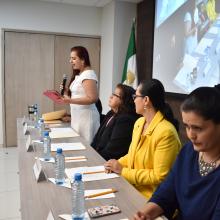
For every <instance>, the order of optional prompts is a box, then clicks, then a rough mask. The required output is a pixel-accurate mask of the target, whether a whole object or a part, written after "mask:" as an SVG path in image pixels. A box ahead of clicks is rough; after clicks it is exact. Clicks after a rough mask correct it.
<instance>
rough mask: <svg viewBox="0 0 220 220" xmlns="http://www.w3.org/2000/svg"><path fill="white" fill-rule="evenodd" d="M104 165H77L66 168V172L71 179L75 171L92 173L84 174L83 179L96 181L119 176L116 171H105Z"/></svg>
mask: <svg viewBox="0 0 220 220" xmlns="http://www.w3.org/2000/svg"><path fill="white" fill-rule="evenodd" d="M102 171H103V172H102ZM104 171H105V168H104V166H94V167H75V168H66V169H65V173H66V175H67V176H68V178H69V179H72V177H73V175H74V174H75V173H82V174H83V173H86V172H88V173H90V174H83V175H82V179H83V181H84V182H89V181H95V180H104V179H112V178H117V177H119V176H118V175H117V174H116V173H105V172H104Z"/></svg>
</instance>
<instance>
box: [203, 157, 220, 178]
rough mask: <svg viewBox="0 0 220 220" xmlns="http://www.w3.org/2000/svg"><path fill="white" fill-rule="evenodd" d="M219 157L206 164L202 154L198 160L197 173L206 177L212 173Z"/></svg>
mask: <svg viewBox="0 0 220 220" xmlns="http://www.w3.org/2000/svg"><path fill="white" fill-rule="evenodd" d="M219 158H220V156H219V157H218V158H217V159H215V160H214V161H212V162H210V163H208V162H205V161H204V159H203V154H202V155H201V158H200V159H199V173H200V175H201V176H207V175H208V174H209V173H210V172H212V171H213V170H214V169H215V168H216V162H217V161H218V160H219Z"/></svg>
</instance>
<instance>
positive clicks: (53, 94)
mask: <svg viewBox="0 0 220 220" xmlns="http://www.w3.org/2000/svg"><path fill="white" fill-rule="evenodd" d="M43 94H44V95H45V96H47V97H48V98H49V99H51V100H53V101H54V102H55V103H59V104H62V103H64V102H63V100H62V99H61V98H62V96H61V94H60V93H59V92H57V91H56V90H47V91H45V92H43Z"/></svg>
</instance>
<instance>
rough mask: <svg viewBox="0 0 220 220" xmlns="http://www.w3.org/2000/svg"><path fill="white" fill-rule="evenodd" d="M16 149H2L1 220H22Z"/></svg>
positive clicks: (0, 165) (0, 158) (0, 156)
mask: <svg viewBox="0 0 220 220" xmlns="http://www.w3.org/2000/svg"><path fill="white" fill-rule="evenodd" d="M19 210H20V191H19V175H18V152H17V148H16V147H12V148H0V220H21V217H20V211H19Z"/></svg>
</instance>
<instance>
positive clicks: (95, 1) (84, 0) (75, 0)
mask: <svg viewBox="0 0 220 220" xmlns="http://www.w3.org/2000/svg"><path fill="white" fill-rule="evenodd" d="M40 1H44V2H56V3H64V4H73V5H83V6H93V7H103V6H105V5H106V4H108V3H109V2H111V1H112V0H40ZM121 1H127V2H133V3H139V2H141V1H142V0H121Z"/></svg>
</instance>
